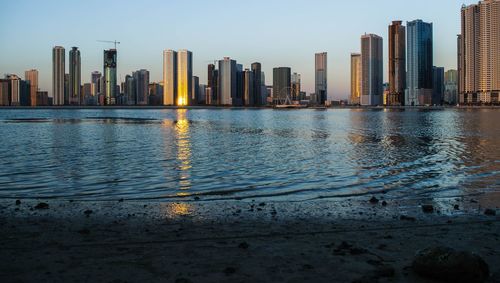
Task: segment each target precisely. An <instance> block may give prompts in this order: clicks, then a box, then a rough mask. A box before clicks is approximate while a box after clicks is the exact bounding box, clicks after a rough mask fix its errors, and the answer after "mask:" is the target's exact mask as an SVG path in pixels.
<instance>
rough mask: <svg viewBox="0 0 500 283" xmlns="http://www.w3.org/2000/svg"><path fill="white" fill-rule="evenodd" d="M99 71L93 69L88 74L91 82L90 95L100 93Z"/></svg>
mask: <svg viewBox="0 0 500 283" xmlns="http://www.w3.org/2000/svg"><path fill="white" fill-rule="evenodd" d="M101 77H102V74H101V72H98V71H94V72H92V74H91V75H90V83H91V84H92V91H91V93H92V96H96V97H97V96H98V95H99V94H101Z"/></svg>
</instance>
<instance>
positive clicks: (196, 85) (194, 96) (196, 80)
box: [191, 76, 201, 105]
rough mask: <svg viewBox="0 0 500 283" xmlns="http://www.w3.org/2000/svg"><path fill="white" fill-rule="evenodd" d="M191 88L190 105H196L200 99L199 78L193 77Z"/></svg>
mask: <svg viewBox="0 0 500 283" xmlns="http://www.w3.org/2000/svg"><path fill="white" fill-rule="evenodd" d="M191 87H192V88H193V89H192V90H191V95H192V96H191V102H192V103H191V105H197V104H198V102H199V101H201V99H200V78H199V77H198V76H193V82H192V84H191Z"/></svg>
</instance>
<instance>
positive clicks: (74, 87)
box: [69, 47, 83, 105]
mask: <svg viewBox="0 0 500 283" xmlns="http://www.w3.org/2000/svg"><path fill="white" fill-rule="evenodd" d="M81 85H82V64H81V57H80V50H78V47H72V48H71V50H70V51H69V104H71V105H80V104H82V102H83V97H82V94H81Z"/></svg>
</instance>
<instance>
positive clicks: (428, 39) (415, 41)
mask: <svg viewBox="0 0 500 283" xmlns="http://www.w3.org/2000/svg"><path fill="white" fill-rule="evenodd" d="M407 29H408V36H407V48H408V49H407V50H408V51H407V52H408V53H407V74H406V75H407V78H406V83H407V89H406V93H405V100H406V101H405V104H406V105H408V106H417V105H430V104H432V67H433V55H432V50H433V49H432V48H433V47H432V44H433V43H432V41H433V38H432V23H426V22H423V21H422V20H415V21H411V22H408V23H407Z"/></svg>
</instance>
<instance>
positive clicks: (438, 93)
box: [432, 67, 444, 105]
mask: <svg viewBox="0 0 500 283" xmlns="http://www.w3.org/2000/svg"><path fill="white" fill-rule="evenodd" d="M443 100H444V68H443V67H433V68H432V105H442V104H443Z"/></svg>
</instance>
